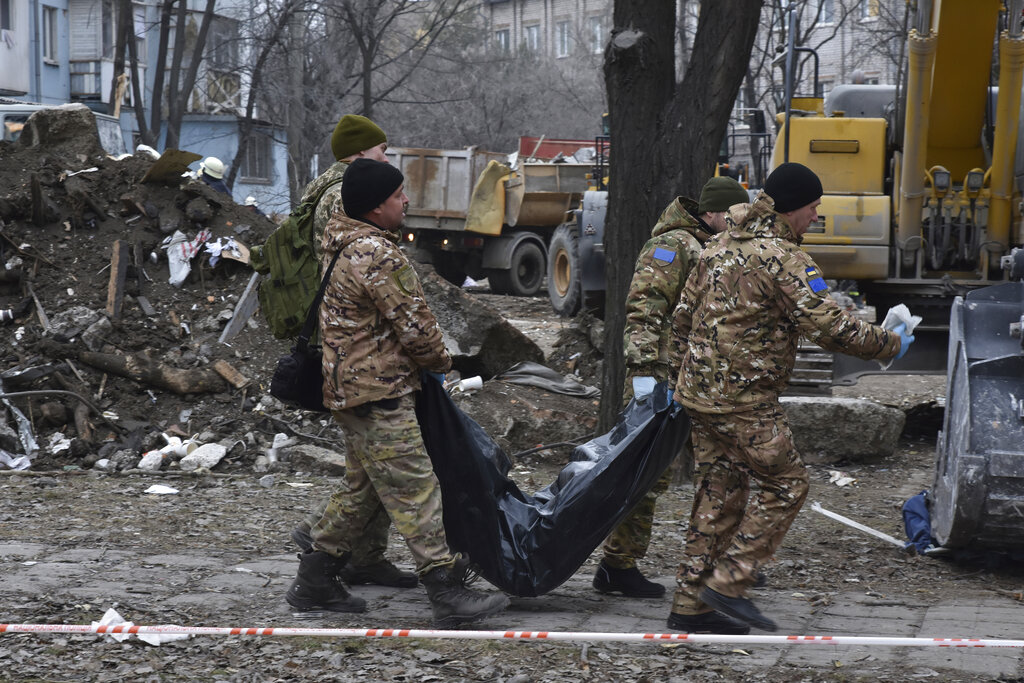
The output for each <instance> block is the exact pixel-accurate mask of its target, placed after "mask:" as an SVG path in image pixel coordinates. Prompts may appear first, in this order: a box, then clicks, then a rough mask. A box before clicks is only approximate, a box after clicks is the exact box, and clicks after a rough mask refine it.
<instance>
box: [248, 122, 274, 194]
mask: <svg viewBox="0 0 1024 683" xmlns="http://www.w3.org/2000/svg"><path fill="white" fill-rule="evenodd" d="M270 149H271V147H270V134H269V133H267V132H264V131H256V132H255V133H253V134H252V135H251V136H250V137H249V144H248V145H246V146H245V158H244V159H242V169H241V170H242V173H241V175H242V180H245V181H247V182H254V181H255V182H265V183H269V182H270V180H271V178H270V166H271V163H270Z"/></svg>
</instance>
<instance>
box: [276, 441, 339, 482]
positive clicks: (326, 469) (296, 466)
mask: <svg viewBox="0 0 1024 683" xmlns="http://www.w3.org/2000/svg"><path fill="white" fill-rule="evenodd" d="M288 461H289V462H290V463H291V469H292V470H299V471H308V472H322V473H323V474H326V475H328V476H332V477H340V476H344V474H345V452H344V450H332V449H330V448H323V447H322V446H316V445H314V444H309V443H299V444H295V445H294V446H290V447H289V448H288Z"/></svg>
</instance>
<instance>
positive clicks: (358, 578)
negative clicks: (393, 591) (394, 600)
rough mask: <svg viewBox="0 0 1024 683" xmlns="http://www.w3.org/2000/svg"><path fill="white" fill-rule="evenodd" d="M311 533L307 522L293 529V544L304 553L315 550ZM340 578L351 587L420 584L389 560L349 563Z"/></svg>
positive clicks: (340, 573)
mask: <svg viewBox="0 0 1024 683" xmlns="http://www.w3.org/2000/svg"><path fill="white" fill-rule="evenodd" d="M311 531H312V527H310V526H309V522H307V521H305V520H303V521H301V522H299V523H298V524H297V525H295V528H294V529H292V542H293V543H295V545H297V546H299V548H301V549H302V550H303V551H308V550H311V549H312V548H313V537H312V536H311V535H310V532H311ZM338 576H340V577H341V580H342V581H344V582H345V583H347V584H348V585H350V586H355V585H358V584H368V583H372V584H376V585H378V586H391V587H393V588H415V587H416V586H417V585H418V584H419V582H420V580H419V579H418V578H416V575H415V574H413V573H412V572H403V571H402V570H401V569H399V568H398V567H396V566H395V565H393V564H391V563H390V562H388V561H387V560H381V561H380V562H375V563H373V564H364V565H358V566H357V565H354V564H352V563H351V562H348V563H346V564H344V565H342V566H341V568H340V569H339V570H338Z"/></svg>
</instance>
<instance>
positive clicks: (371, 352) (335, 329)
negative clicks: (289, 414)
mask: <svg viewBox="0 0 1024 683" xmlns="http://www.w3.org/2000/svg"><path fill="white" fill-rule="evenodd" d="M352 231H366V232H367V233H368V234H367V235H365V236H361V237H358V238H356V239H355V240H354V241H352V242H351V243H349V244H348V245H347V246H345V247H344V249H342V250H341V254H340V256H339V257H338V262H337V263H336V264H335V266H334V271H333V272H332V273H331V279H330V282H329V283H328V285H327V290H326V291H325V292H324V301H323V304H322V305H321V307H320V330H321V333H322V335H323V355H324V358H323V363H324V405H325V406H326V407H327V408H329V409H331V410H340V409H342V408H351V407H354V406H357V405H359V404H361V403H368V402H370V401H378V400H381V399H387V398H397V397H398V396H402V395H404V394H408V393H409V392H411V391H415V390H417V389H419V388H420V374H419V372H420V368H424V369H426V370H430V371H431V372H447V371H448V370H449V369H450V368H451V365H452V361H451V357H449V355H448V352H447V351H446V350H445V346H444V341H443V340H442V338H441V328H440V327H439V326H438V324H437V320H436V319H435V318H434V314H433V313H431V312H430V309H429V308H428V307H427V302H426V301H425V300H424V298H423V286H422V285H421V284H420V281H419V278H418V277H417V276H416V271H414V270H413V268H412V266H411V265H410V264H409V260H408V259H407V258H406V256H405V254H403V253H402V252H401V251H400V250H399V248H398V246H397V244H396V241H397V236H396V235H393V234H390V233H388V232H387V231H386V230H383V229H381V228H378V227H377V226H374V225H371V224H369V223H365V222H363V221H357V220H354V219H352V218H349V217H348V216H345V215H343V214H336V215H335V216H334V218H333V219H331V221H330V223H329V224H328V225H327V227H326V230H325V231H324V232H325V234H324V242H323V245H322V248H323V257H322V263H321V267H322V268H327V267H328V266H329V265H330V262H331V257H332V256H333V254H334V253H335V252H336V251H337V245H338V244H340V242H341V241H342V239H343V238H344V237H345V236H346V235H347V234H349V233H351V232H352Z"/></svg>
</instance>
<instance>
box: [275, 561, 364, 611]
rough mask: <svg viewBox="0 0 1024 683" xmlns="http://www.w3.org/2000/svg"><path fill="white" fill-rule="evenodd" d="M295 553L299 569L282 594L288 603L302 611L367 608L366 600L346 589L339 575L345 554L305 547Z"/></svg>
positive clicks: (361, 609)
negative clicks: (341, 555)
mask: <svg viewBox="0 0 1024 683" xmlns="http://www.w3.org/2000/svg"><path fill="white" fill-rule="evenodd" d="M298 557H299V573H298V574H297V575H296V576H295V580H294V581H292V585H291V587H290V588H289V589H288V592H287V593H286V594H285V596H284V597H285V600H287V601H288V604H289V605H291V606H292V607H294V608H295V609H297V610H299V611H301V612H311V611H328V612H365V611H366V601H365V600H363V599H362V598H357V597H355V596H354V595H352V594H351V593H349V592H348V589H347V588H345V584H344V583H343V582H342V580H341V577H339V576H338V571H339V569H340V568H341V567H342V566H344V563H345V560H346V559H347V558H338V557H334V556H332V555H329V554H327V553H325V552H323V551H319V550H318V551H310V550H307V551H306V552H304V553H302V554H300V555H299V556H298Z"/></svg>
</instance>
